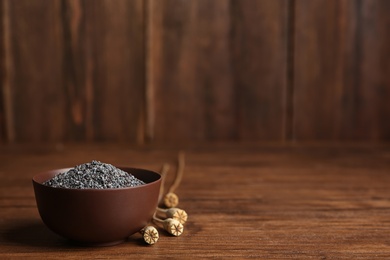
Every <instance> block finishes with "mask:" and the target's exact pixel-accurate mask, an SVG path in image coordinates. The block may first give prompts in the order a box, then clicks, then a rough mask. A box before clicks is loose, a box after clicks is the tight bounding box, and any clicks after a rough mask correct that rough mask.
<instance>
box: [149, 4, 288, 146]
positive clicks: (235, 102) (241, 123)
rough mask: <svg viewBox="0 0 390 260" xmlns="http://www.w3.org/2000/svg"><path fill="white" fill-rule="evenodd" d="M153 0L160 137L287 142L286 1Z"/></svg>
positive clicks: (153, 60) (153, 77)
mask: <svg viewBox="0 0 390 260" xmlns="http://www.w3.org/2000/svg"><path fill="white" fill-rule="evenodd" d="M150 3H151V5H150V6H149V10H151V11H150V12H151V13H153V16H151V19H150V23H151V44H152V46H151V47H150V52H151V53H150V55H149V57H150V63H151V65H150V68H149V69H150V71H152V73H153V75H151V76H150V81H151V82H150V85H149V87H150V88H152V89H153V93H154V96H155V100H156V102H155V112H156V114H155V122H154V134H155V140H156V141H205V140H214V141H218V140H256V139H265V138H272V139H282V138H283V133H284V131H283V120H284V118H283V114H284V105H283V104H284V97H283V95H284V94H285V93H284V88H285V77H286V46H285V41H284V40H285V34H286V33H285V26H286V24H285V22H286V20H285V19H286V17H285V14H286V1H262V0H260V1H259V0H256V1H240V2H239V1H227V0H217V1H207V0H206V1H204V0H200V1H179V0H164V1H150ZM150 71H149V72H150Z"/></svg>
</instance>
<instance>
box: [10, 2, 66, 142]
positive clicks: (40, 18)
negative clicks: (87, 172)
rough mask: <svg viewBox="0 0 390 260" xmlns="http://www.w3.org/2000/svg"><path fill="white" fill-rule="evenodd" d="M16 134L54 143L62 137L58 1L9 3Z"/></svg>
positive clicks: (12, 103) (59, 10) (20, 138)
mask: <svg viewBox="0 0 390 260" xmlns="http://www.w3.org/2000/svg"><path fill="white" fill-rule="evenodd" d="M9 12H10V13H9V18H10V21H9V23H10V37H11V44H12V53H9V54H7V55H10V57H9V59H12V62H11V63H10V64H12V66H13V68H11V70H12V71H13V74H11V76H12V78H11V79H10V83H11V84H12V85H11V89H12V92H11V93H10V95H8V97H7V98H11V100H10V101H9V102H10V104H11V105H12V111H14V112H13V114H12V115H11V116H13V122H14V126H13V127H14V133H15V134H14V135H15V140H18V141H32V140H34V141H53V140H58V139H61V138H62V137H63V135H64V132H65V131H64V129H65V127H64V126H65V121H64V117H63V116H62V114H63V113H64V109H65V106H64V100H63V99H62V96H63V94H64V93H63V92H62V88H61V82H62V79H63V75H62V69H61V64H62V61H63V59H62V55H61V50H62V46H63V45H62V43H63V38H62V27H61V20H60V17H61V5H60V1H58V0H57V1H50V3H46V1H39V0H37V1H28V0H27V1H24V0H22V1H18V3H16V2H14V1H9Z"/></svg>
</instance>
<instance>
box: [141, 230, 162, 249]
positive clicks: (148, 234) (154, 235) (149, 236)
mask: <svg viewBox="0 0 390 260" xmlns="http://www.w3.org/2000/svg"><path fill="white" fill-rule="evenodd" d="M140 233H141V234H142V237H143V238H144V241H145V242H146V243H147V244H149V245H153V244H155V243H156V242H157V241H158V239H159V234H158V231H157V229H156V228H155V227H153V226H146V227H145V228H143V229H142V230H141V231H140Z"/></svg>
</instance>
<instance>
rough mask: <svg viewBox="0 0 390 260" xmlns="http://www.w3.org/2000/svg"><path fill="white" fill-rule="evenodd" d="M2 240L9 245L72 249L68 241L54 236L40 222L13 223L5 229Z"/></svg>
mask: <svg viewBox="0 0 390 260" xmlns="http://www.w3.org/2000/svg"><path fill="white" fill-rule="evenodd" d="M4 239H5V240H6V241H7V242H8V243H10V244H17V245H22V246H31V247H45V248H48V247H55V248H69V247H74V245H72V244H71V243H70V242H69V241H68V240H66V239H64V238H62V237H60V236H58V235H56V234H54V233H53V232H52V231H50V230H49V229H48V228H47V227H46V226H45V225H44V224H43V223H42V222H40V221H26V222H20V223H15V224H13V225H12V226H10V227H8V228H6V230H5V232H4Z"/></svg>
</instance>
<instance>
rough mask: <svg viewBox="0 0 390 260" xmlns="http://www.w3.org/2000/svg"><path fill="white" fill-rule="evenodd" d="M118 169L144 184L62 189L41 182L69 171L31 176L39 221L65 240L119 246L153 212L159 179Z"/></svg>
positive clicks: (151, 174)
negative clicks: (104, 187)
mask: <svg viewBox="0 0 390 260" xmlns="http://www.w3.org/2000/svg"><path fill="white" fill-rule="evenodd" d="M119 168H120V169H122V170H124V171H126V172H129V173H131V174H133V175H134V176H135V177H137V178H138V179H140V180H142V181H144V182H145V183H146V184H144V185H140V186H136V187H128V188H119V189H64V188H53V187H49V186H46V185H43V184H42V183H43V182H45V181H46V180H49V179H51V178H52V177H53V176H54V175H56V174H58V173H60V172H65V171H68V170H69V169H58V170H52V171H48V172H43V173H40V174H37V175H36V176H34V178H33V180H32V182H33V186H34V192H35V199H36V202H37V206H38V211H39V214H40V215H41V218H42V220H43V222H44V223H45V224H46V225H47V226H48V227H49V228H50V229H51V230H52V231H54V232H55V233H57V234H59V235H61V236H63V237H65V238H68V239H70V240H73V241H76V242H78V243H82V244H85V245H94V246H108V245H114V244H118V243H121V242H123V241H125V240H126V239H127V237H128V236H130V235H132V234H134V233H136V232H137V231H139V230H141V229H142V228H143V227H144V226H145V225H146V224H147V222H148V221H149V220H150V219H151V218H152V216H153V213H154V211H155V209H156V206H157V201H158V196H159V191H160V184H161V176H160V175H159V174H158V173H156V172H153V171H149V170H143V169H135V168H128V167H119Z"/></svg>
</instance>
